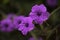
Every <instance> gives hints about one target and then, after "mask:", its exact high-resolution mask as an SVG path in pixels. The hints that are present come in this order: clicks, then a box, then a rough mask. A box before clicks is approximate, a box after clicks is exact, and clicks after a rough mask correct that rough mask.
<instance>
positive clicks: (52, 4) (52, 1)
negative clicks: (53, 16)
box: [46, 0, 58, 7]
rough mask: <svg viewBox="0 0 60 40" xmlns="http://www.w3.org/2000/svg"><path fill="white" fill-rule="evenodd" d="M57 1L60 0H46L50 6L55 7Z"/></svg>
mask: <svg viewBox="0 0 60 40" xmlns="http://www.w3.org/2000/svg"><path fill="white" fill-rule="evenodd" d="M57 1H58V0H46V3H47V4H48V5H49V6H50V7H55V6H56V5H57Z"/></svg>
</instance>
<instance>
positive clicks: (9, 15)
mask: <svg viewBox="0 0 60 40" xmlns="http://www.w3.org/2000/svg"><path fill="white" fill-rule="evenodd" d="M15 16H16V15H15V14H8V15H7V19H8V18H9V19H11V20H12V19H13V18H14V17H15Z"/></svg>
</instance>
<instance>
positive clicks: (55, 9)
mask: <svg viewBox="0 0 60 40" xmlns="http://www.w3.org/2000/svg"><path fill="white" fill-rule="evenodd" d="M59 9H60V7H58V8H57V9H55V10H54V11H53V12H52V13H51V14H50V16H52V15H53V14H54V13H55V12H56V11H57V10H59Z"/></svg>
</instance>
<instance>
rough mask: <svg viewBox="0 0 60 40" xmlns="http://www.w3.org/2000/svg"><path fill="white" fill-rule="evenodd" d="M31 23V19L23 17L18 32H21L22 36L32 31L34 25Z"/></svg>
mask: <svg viewBox="0 0 60 40" xmlns="http://www.w3.org/2000/svg"><path fill="white" fill-rule="evenodd" d="M32 22H33V19H32V18H31V17H25V18H24V20H23V23H21V24H20V25H19V28H18V30H19V31H21V32H22V34H23V35H26V34H27V33H28V32H29V31H31V30H33V29H34V24H33V23H32Z"/></svg>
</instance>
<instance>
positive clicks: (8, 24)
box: [0, 19, 14, 32]
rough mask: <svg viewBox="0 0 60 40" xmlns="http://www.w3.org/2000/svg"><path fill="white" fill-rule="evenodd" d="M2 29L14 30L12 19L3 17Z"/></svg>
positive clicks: (0, 28) (6, 30)
mask: <svg viewBox="0 0 60 40" xmlns="http://www.w3.org/2000/svg"><path fill="white" fill-rule="evenodd" d="M0 30H1V31H4V32H10V31H13V30H14V25H13V23H12V21H11V20H10V19H3V20H2V21H1V26H0Z"/></svg>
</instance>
